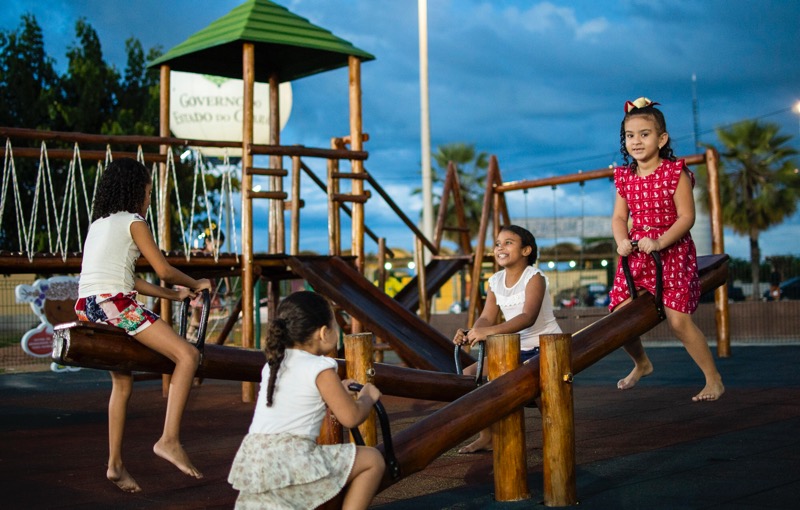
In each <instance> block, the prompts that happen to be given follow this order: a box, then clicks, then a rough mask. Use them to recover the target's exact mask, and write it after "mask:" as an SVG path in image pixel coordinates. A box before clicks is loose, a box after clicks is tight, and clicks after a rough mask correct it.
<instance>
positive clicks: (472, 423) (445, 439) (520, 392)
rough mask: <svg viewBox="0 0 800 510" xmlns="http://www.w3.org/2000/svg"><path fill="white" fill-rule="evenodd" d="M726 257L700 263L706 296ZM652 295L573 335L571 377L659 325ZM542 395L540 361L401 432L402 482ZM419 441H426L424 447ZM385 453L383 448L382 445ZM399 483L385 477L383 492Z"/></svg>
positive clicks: (723, 277) (397, 439) (719, 280)
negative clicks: (403, 478)
mask: <svg viewBox="0 0 800 510" xmlns="http://www.w3.org/2000/svg"><path fill="white" fill-rule="evenodd" d="M727 262H728V256H727V255H711V256H706V257H699V258H698V263H699V266H700V268H699V269H700V283H701V286H702V290H703V292H707V291H709V290H712V289H715V288H716V287H719V286H720V285H725V283H726V282H727V278H728V266H727ZM661 320H662V319H661V318H660V317H659V314H658V311H657V310H656V306H655V300H654V298H653V296H652V295H651V294H644V295H642V296H640V297H639V298H637V299H635V300H634V301H632V302H631V303H630V304H628V305H627V306H624V307H622V308H621V309H619V310H618V311H616V312H614V313H612V314H609V315H607V316H605V317H604V318H602V319H600V320H599V321H597V322H595V323H594V324H591V325H589V326H587V327H586V328H584V329H582V330H580V331H578V332H577V333H574V334H573V336H572V373H573V374H577V373H579V372H581V371H582V370H584V369H586V368H587V367H589V366H591V365H592V364H594V363H596V362H597V361H599V360H600V359H602V358H603V357H605V356H607V355H608V354H610V353H611V352H613V351H615V350H616V349H618V348H620V347H622V346H623V345H625V344H626V343H627V342H629V341H630V340H631V339H633V338H634V337H636V336H639V335H642V334H644V333H646V332H647V331H648V330H650V329H652V328H653V327H655V326H656V325H658V324H659V323H660V322H661ZM539 392H540V380H539V358H538V356H536V357H534V358H533V359H531V360H530V361H529V362H528V363H525V364H524V365H522V366H521V367H519V368H517V369H516V370H513V371H511V372H509V373H507V374H505V375H503V376H502V377H499V378H497V379H495V380H493V381H491V382H489V383H487V384H484V385H482V386H480V387H478V388H476V389H475V390H473V391H471V392H470V393H468V394H466V395H464V396H463V397H461V398H459V399H458V400H456V401H454V402H451V403H450V404H448V405H447V406H445V407H444V408H442V409H441V410H439V411H438V412H436V413H433V414H432V415H430V416H428V417H427V418H423V419H422V420H420V421H418V422H416V423H415V424H413V425H411V426H410V427H408V428H406V429H404V430H402V431H400V432H398V433H397V434H395V435H394V437H393V440H392V442H393V444H394V452H395V456H396V458H397V460H398V462H399V464H400V472H401V477H406V476H408V475H411V474H413V473H416V472H418V471H420V470H422V469H424V468H425V466H427V465H428V464H430V463H431V462H432V461H433V460H434V459H436V458H437V457H439V456H440V455H442V454H443V453H444V452H446V451H447V450H449V449H451V448H453V447H454V446H456V445H458V444H459V443H461V442H463V441H465V440H467V439H468V438H469V437H471V436H472V435H474V434H476V433H478V432H479V431H480V430H482V429H484V428H486V427H488V426H489V425H491V424H492V423H493V422H495V421H497V419H498V418H502V417H503V416H506V415H507V414H509V413H511V412H512V411H514V410H515V409H518V408H519V407H520V406H522V405H524V404H525V403H527V402H530V401H531V400H533V399H534V398H535V397H536V396H538V395H539ZM420 438H425V440H424V441H421V440H420ZM379 448H383V445H379ZM396 481H397V480H395V479H392V478H391V477H390V476H388V475H387V476H386V477H385V478H384V480H383V488H386V487H388V486H389V485H391V484H393V483H394V482H396Z"/></svg>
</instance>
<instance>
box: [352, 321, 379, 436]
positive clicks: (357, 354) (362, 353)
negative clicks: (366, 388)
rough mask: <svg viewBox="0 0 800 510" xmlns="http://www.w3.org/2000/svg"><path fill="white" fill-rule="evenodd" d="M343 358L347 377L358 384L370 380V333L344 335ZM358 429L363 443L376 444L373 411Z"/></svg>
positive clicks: (371, 370) (371, 373) (372, 370)
mask: <svg viewBox="0 0 800 510" xmlns="http://www.w3.org/2000/svg"><path fill="white" fill-rule="evenodd" d="M344 359H345V365H346V367H347V378H348V379H355V380H356V381H357V382H358V383H359V384H366V383H368V382H372V378H373V377H374V374H375V370H374V369H373V368H372V333H369V332H366V333H354V334H352V335H345V336H344ZM358 430H359V431H360V432H361V436H362V437H363V438H364V444H366V445H367V446H375V445H377V444H378V434H377V431H376V430H375V412H374V411H373V412H371V413H370V415H369V418H367V420H366V421H365V422H364V423H362V424H361V425H360V426H359V427H358Z"/></svg>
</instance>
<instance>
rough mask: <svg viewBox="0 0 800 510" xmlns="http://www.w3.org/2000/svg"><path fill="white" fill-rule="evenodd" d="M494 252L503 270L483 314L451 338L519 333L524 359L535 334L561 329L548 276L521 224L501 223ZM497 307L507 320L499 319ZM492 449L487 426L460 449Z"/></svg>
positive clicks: (535, 349) (535, 343)
mask: <svg viewBox="0 0 800 510" xmlns="http://www.w3.org/2000/svg"><path fill="white" fill-rule="evenodd" d="M494 257H495V260H496V261H497V264H498V265H499V266H500V267H502V268H503V270H502V271H498V272H497V273H495V274H493V275H492V276H491V277H490V278H489V290H488V292H487V293H486V304H485V305H484V307H483V311H482V312H481V316H480V317H478V320H476V321H475V324H473V326H472V329H470V330H462V329H459V330H458V331H457V332H456V335H455V337H454V338H453V343H455V344H458V345H464V344H470V345H475V344H476V343H477V342H480V341H482V340H486V337H488V336H489V335H502V334H509V333H519V335H520V359H521V361H522V362H523V363H524V362H526V361H528V360H529V359H531V358H532V357H534V356H535V355H537V354H539V335H543V334H554V333H561V328H560V327H559V326H558V323H557V322H556V318H555V316H554V315H553V300H552V298H551V297H550V292H549V289H548V283H547V277H546V276H544V274H542V272H541V271H540V270H539V268H537V267H535V266H534V264H535V263H536V259H537V257H538V254H537V247H536V239H535V238H534V237H533V234H531V233H530V232H529V231H528V230H526V229H524V228H522V227H519V226H517V225H507V226H504V227H502V228H501V229H500V233H499V234H498V235H497V239H496V240H495V242H494ZM501 311H502V312H503V317H504V318H505V321H504V322H500V323H498V322H497V320H498V318H499V316H500V312H501ZM476 371H477V363H476V364H473V365H470V366H468V367H467V368H465V369H464V373H465V374H469V375H475V372H476ZM491 449H492V433H491V430H490V429H484V430H482V431H481V433H480V435H479V436H478V439H476V440H475V441H473V442H472V443H470V444H468V445H467V446H465V447H463V448H461V449H460V450H459V451H458V452H459V453H473V452H477V451H480V450H491Z"/></svg>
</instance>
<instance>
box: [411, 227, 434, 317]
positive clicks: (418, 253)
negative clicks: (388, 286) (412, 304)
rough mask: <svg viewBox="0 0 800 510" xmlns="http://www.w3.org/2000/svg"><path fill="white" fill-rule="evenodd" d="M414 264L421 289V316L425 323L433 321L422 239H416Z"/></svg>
mask: <svg viewBox="0 0 800 510" xmlns="http://www.w3.org/2000/svg"><path fill="white" fill-rule="evenodd" d="M414 241H415V250H414V264H416V266H417V286H418V287H419V316H420V317H421V318H422V320H424V321H425V322H430V321H431V301H430V296H428V284H427V282H426V281H425V245H424V244H422V239H420V238H419V237H415V238H414Z"/></svg>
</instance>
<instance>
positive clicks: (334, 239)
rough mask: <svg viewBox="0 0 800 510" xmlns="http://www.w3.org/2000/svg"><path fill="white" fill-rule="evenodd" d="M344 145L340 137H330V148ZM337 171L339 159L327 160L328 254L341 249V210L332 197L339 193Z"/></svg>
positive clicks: (336, 254) (338, 253)
mask: <svg viewBox="0 0 800 510" xmlns="http://www.w3.org/2000/svg"><path fill="white" fill-rule="evenodd" d="M343 147H344V144H343V143H342V139H341V138H331V149H341V148H343ZM338 172H339V160H338V159H329V160H328V184H327V193H328V255H333V256H339V255H341V251H342V228H341V221H340V219H341V214H340V213H341V211H339V202H337V201H335V200H334V199H333V197H334V196H335V195H338V194H339V179H338V178H336V177H335V176H334V174H336V173H338Z"/></svg>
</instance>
